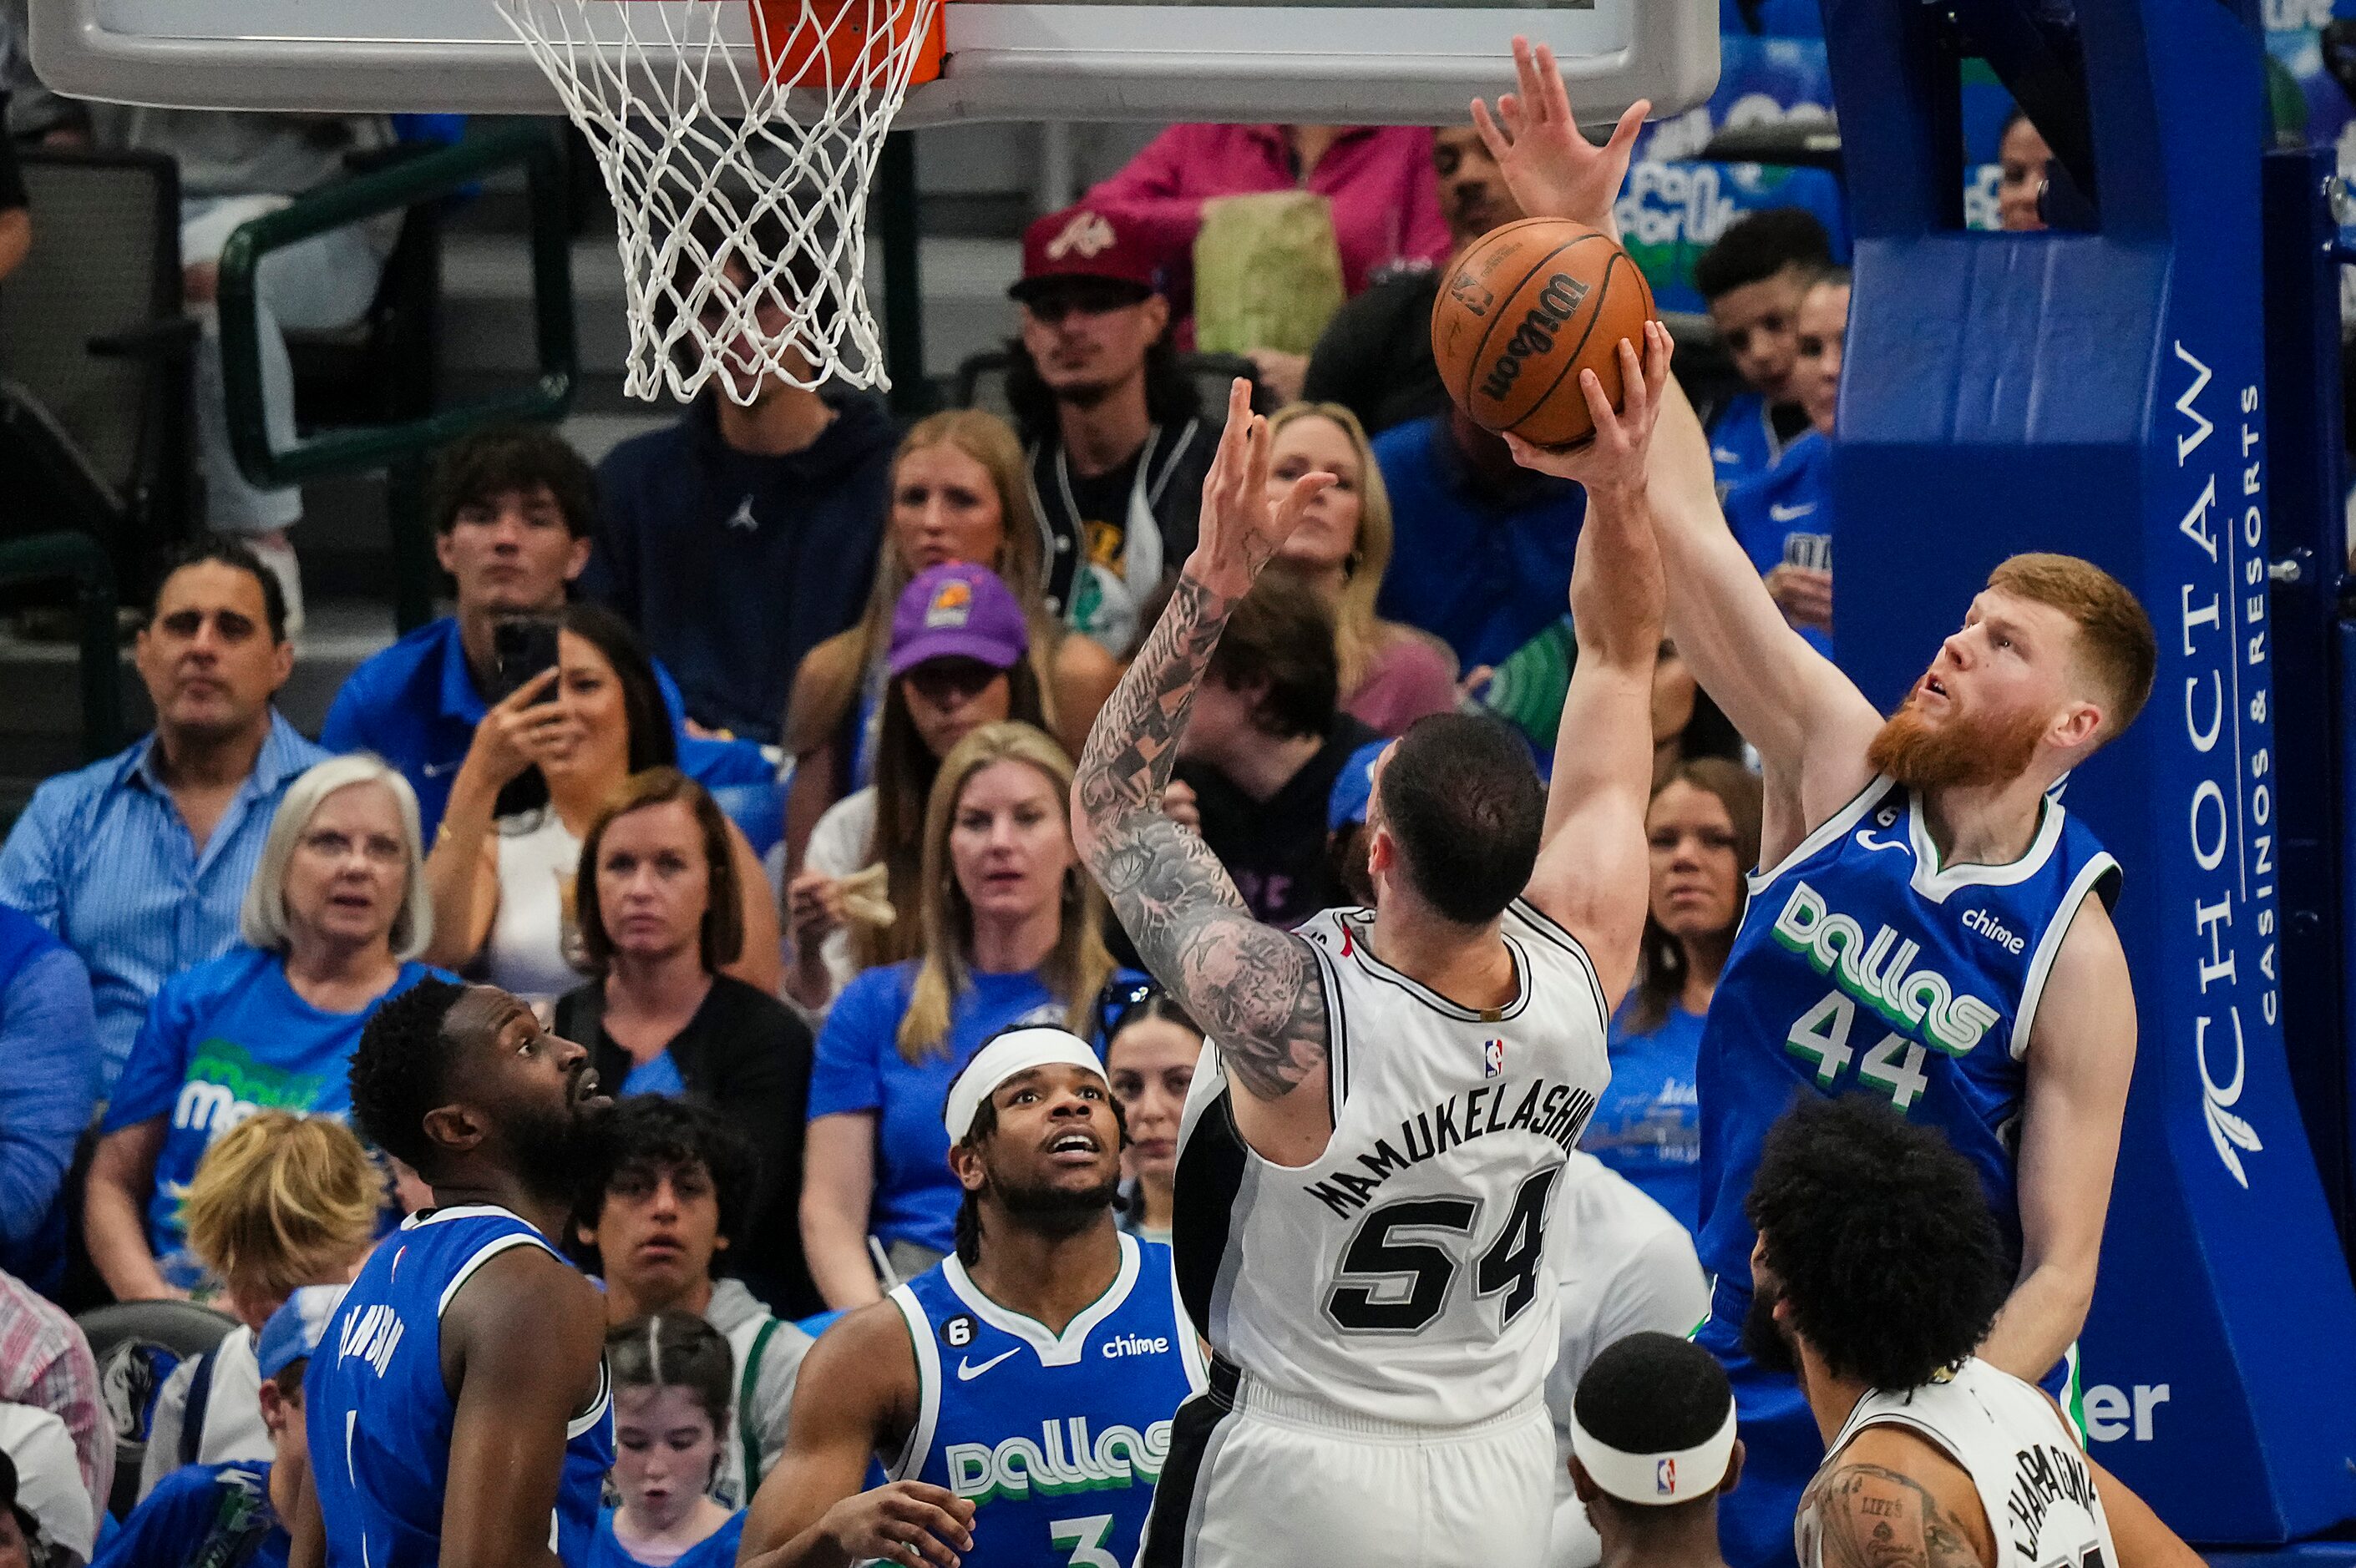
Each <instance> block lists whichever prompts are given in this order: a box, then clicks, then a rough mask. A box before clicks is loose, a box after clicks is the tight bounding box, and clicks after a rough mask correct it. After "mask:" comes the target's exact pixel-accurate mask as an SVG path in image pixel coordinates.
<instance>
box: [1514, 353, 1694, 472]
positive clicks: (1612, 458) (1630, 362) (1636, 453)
mask: <svg viewBox="0 0 2356 1568" xmlns="http://www.w3.org/2000/svg"><path fill="white" fill-rule="evenodd" d="M1674 347H1675V346H1674V345H1673V344H1672V343H1671V341H1670V339H1669V329H1668V328H1667V327H1665V326H1663V325H1661V324H1660V323H1659V322H1657V321H1648V322H1646V323H1645V324H1644V359H1643V362H1642V363H1641V364H1639V363H1638V360H1637V357H1636V350H1635V347H1634V346H1633V345H1632V344H1630V343H1629V341H1628V340H1627V339H1626V338H1624V337H1623V338H1622V339H1621V340H1620V384H1621V386H1622V387H1623V388H1624V389H1626V390H1625V393H1624V395H1623V396H1622V399H1621V404H1622V407H1621V409H1620V411H1618V412H1617V413H1615V412H1613V411H1612V400H1611V399H1610V398H1609V397H1607V396H1605V395H1604V391H1603V383H1602V381H1601V379H1599V378H1598V377H1597V376H1596V374H1595V372H1594V371H1592V370H1581V371H1580V373H1579V389H1580V391H1581V392H1582V393H1583V394H1585V396H1586V398H1587V411H1588V413H1589V414H1590V416H1591V417H1592V418H1593V419H1594V421H1595V436H1594V439H1593V440H1591V441H1589V442H1588V443H1585V444H1584V445H1581V446H1575V447H1569V448H1566V449H1562V450H1550V449H1548V448H1546V447H1539V446H1532V445H1531V444H1530V443H1528V442H1526V441H1524V440H1523V439H1522V438H1521V437H1520V436H1518V435H1515V434H1512V433H1510V432H1508V433H1507V435H1506V436H1505V445H1506V446H1507V447H1508V448H1510V449H1511V450H1512V452H1513V454H1514V461H1515V462H1516V463H1518V464H1521V465H1522V466H1523V467H1525V468H1533V469H1536V470H1537V472H1539V473H1541V474H1551V475H1555V476H1556V477H1557V478H1558V479H1576V480H1578V481H1579V482H1580V484H1581V485H1586V486H1587V489H1588V493H1589V494H1590V496H1592V495H1598V494H1602V495H1608V496H1628V495H1633V494H1635V493H1636V492H1638V491H1641V490H1642V489H1643V488H1644V464H1645V457H1646V454H1647V453H1649V452H1650V451H1651V449H1652V444H1653V427H1654V425H1655V423H1657V422H1658V421H1659V420H1660V417H1661V397H1662V394H1663V393H1664V392H1665V391H1666V390H1667V389H1668V385H1669V357H1670V355H1671V353H1672V352H1673V351H1674Z"/></svg>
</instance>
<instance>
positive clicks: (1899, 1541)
mask: <svg viewBox="0 0 2356 1568" xmlns="http://www.w3.org/2000/svg"><path fill="white" fill-rule="evenodd" d="M1800 1513H1801V1517H1802V1518H1803V1519H1806V1520H1814V1521H1815V1534H1816V1540H1817V1553H1816V1554H1817V1559H1818V1561H1817V1562H1816V1563H1804V1564H1802V1568H1987V1565H1986V1564H1984V1563H1981V1561H1980V1558H1979V1553H1978V1552H1977V1551H1976V1550H1975V1549H1974V1548H1973V1546H1972V1542H1971V1538H1970V1537H1969V1536H1968V1535H1966V1534H1965V1531H1964V1529H1963V1527H1962V1525H1961V1524H1960V1523H1958V1522H1957V1520H1955V1518H1954V1515H1952V1514H1950V1513H1948V1512H1947V1511H1946V1510H1945V1509H1943V1508H1941V1507H1940V1506H1939V1499H1936V1498H1934V1497H1933V1496H1932V1495H1931V1493H1930V1492H1929V1491H1928V1490H1927V1489H1925V1488H1923V1487H1922V1484H1921V1483H1919V1482H1917V1481H1915V1480H1913V1479H1912V1478H1911V1477H1907V1476H1903V1475H1901V1474H1900V1473H1899V1472H1898V1471H1896V1470H1892V1469H1888V1468H1886V1467H1882V1466H1879V1465H1865V1464H1845V1465H1841V1466H1838V1467H1836V1468H1834V1469H1831V1470H1829V1471H1826V1473H1825V1474H1823V1475H1820V1476H1818V1477H1816V1478H1815V1480H1813V1481H1811V1482H1810V1483H1809V1484H1808V1490H1807V1494H1806V1496H1805V1497H1804V1498H1803V1499H1801V1502H1800Z"/></svg>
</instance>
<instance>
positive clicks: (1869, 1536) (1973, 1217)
mask: <svg viewBox="0 0 2356 1568" xmlns="http://www.w3.org/2000/svg"><path fill="white" fill-rule="evenodd" d="M1746 1207H1747V1208H1748V1209H1749V1211H1750V1213H1751V1223H1752V1224H1753V1225H1755V1226H1756V1227H1757V1228H1758V1232H1759V1240H1758V1243H1757V1244H1756V1245H1755V1246H1754V1248H1753V1249H1752V1252H1751V1277H1752V1278H1753V1280H1755V1281H1756V1282H1757V1283H1756V1285H1755V1287H1754V1295H1753V1296H1752V1299H1751V1314H1750V1317H1749V1318H1748V1319H1747V1321H1746V1322H1745V1324H1744V1328H1743V1340H1744V1345H1745V1348H1746V1349H1749V1351H1750V1352H1751V1355H1752V1356H1753V1357H1755V1358H1757V1359H1758V1360H1760V1361H1761V1362H1762V1363H1764V1364H1768V1365H1775V1366H1781V1367H1783V1368H1784V1369H1785V1370H1787V1371H1791V1372H1793V1373H1794V1375H1796V1376H1797V1377H1798V1379H1799V1382H1800V1388H1801V1390H1802V1392H1804V1393H1805V1394H1806V1395H1807V1400H1808V1407H1809V1409H1810V1411H1811V1412H1812V1413H1814V1414H1815V1418H1816V1425H1817V1427H1818V1428H1819V1429H1820V1430H1821V1431H1822V1432H1823V1434H1824V1438H1825V1449H1826V1456H1825V1462H1824V1464H1823V1466H1822V1467H1820V1468H1819V1469H1818V1470H1817V1471H1816V1475H1815V1479H1814V1480H1813V1481H1811V1482H1809V1484H1808V1488H1807V1491H1806V1492H1805V1493H1804V1495H1803V1497H1802V1499H1801V1502H1800V1513H1799V1517H1798V1519H1797V1520H1795V1521H1794V1525H1793V1535H1794V1544H1795V1546H1796V1548H1797V1550H1798V1552H1799V1558H1800V1563H1801V1568H2199V1564H2200V1562H2201V1559H2200V1558H2199V1557H2197V1556H2195V1555H2194V1554H2193V1552H2192V1549H2191V1548H2190V1547H2188V1546H2186V1545H2185V1544H2184V1542H2183V1541H2179V1540H2178V1539H2177V1538H2176V1536H2175V1534H2174V1532H2172V1531H2169V1528H2168V1526H2166V1525H2165V1524H2162V1523H2161V1522H2160V1521H2159V1519H2158V1516H2157V1515H2155V1514H2154V1513H2153V1512H2152V1511H2151V1509H2149V1508H2148V1507H2147V1506H2146V1505H2145V1503H2144V1501H2143V1499H2140V1498H2138V1497H2136V1495H2135V1493H2133V1492H2131V1491H2129V1490H2128V1489H2127V1488H2126V1487H2125V1486H2122V1485H2121V1484H2120V1483H2119V1481H2118V1479H2117V1478H2116V1477H2114V1476H2112V1475H2111V1474H2110V1473H2109V1472H2107V1471H2105V1470H2104V1468H2103V1467H2101V1466H2100V1465H2097V1464H2095V1463H2094V1461H2093V1460H2092V1459H2090V1458H2088V1457H2087V1456H2086V1455H2085V1454H2084V1452H2083V1450H2082V1449H2081V1448H2080V1447H2079V1445H2078V1441H2077V1438H2076V1436H2075V1435H2073V1434H2072V1432H2071V1430H2070V1427H2069V1425H2068V1424H2066V1423H2065V1422H2064V1421H2063V1420H2062V1418H2061V1406H2059V1405H2057V1404H2055V1403H2053V1401H2052V1400H2051V1398H2050V1397H2049V1396H2048V1395H2047V1394H2046V1393H2045V1392H2044V1391H2043V1390H2042V1389H2040V1388H2038V1387H2037V1386H2036V1385H2035V1384H2033V1383H2029V1382H2024V1381H2021V1380H2020V1379H2019V1378H2017V1377H2014V1376H2013V1375H2012V1374H2011V1373H2009V1372H2007V1371H2002V1370H2000V1369H1998V1368H1997V1366H1996V1365H1994V1364H1993V1363H1992V1362H1988V1361H1985V1360H1980V1359H1978V1357H1977V1356H1976V1355H1975V1354H1974V1351H1975V1350H1976V1349H1977V1348H1978V1346H1979V1344H1980V1342H1981V1340H1982V1339H1985V1338H1986V1337H1987V1330H1988V1326H1989V1325H1990V1324H1992V1323H1993V1322H1995V1321H1996V1316H1997V1308H1998V1307H2001V1306H2002V1305H2003V1303H2004V1299H2005V1295H2006V1292H2007V1291H2008V1289H2009V1287H2010V1285H2011V1271H2010V1269H2009V1268H2008V1266H2007V1259H2006V1251H2005V1247H2004V1243H2003V1241H2002V1238H2001V1234H2000V1232H1999V1231H1998V1229H1997V1222H1996V1220H1995V1217H1994V1216H1992V1215H1991V1214H1990V1213H1989V1212H1988V1210H1987V1200H1986V1199H1985V1198H1984V1197H1983V1196H1982V1194H1981V1190H1980V1179H1979V1176H1978V1174H1977V1172H1976V1170H1975V1169H1974V1168H1973V1166H1972V1164H1971V1162H1970V1161H1969V1160H1967V1159H1965V1157H1963V1156H1962V1155H1960V1154H1958V1153H1956V1152H1955V1150H1954V1148H1953V1147H1951V1146H1950V1145H1949V1144H1948V1142H1947V1140H1946V1139H1945V1138H1944V1136H1941V1135H1940V1134H1939V1132H1938V1131H1937V1130H1935V1129H1934V1128H1931V1127H1924V1126H1916V1125H1910V1124H1908V1123H1907V1122H1904V1121H1901V1119H1900V1118H1899V1116H1898V1115H1897V1114H1896V1113H1895V1112H1893V1111H1891V1110H1890V1107H1889V1106H1887V1105H1878V1104H1874V1103H1873V1102H1872V1101H1870V1100H1869V1099H1866V1098H1863V1097H1859V1096H1850V1097H1847V1098H1844V1099H1839V1100H1829V1101H1827V1100H1816V1099H1813V1098H1805V1097H1804V1098H1803V1099H1802V1100H1801V1101H1800V1103H1799V1104H1798V1105H1797V1106H1796V1107H1794V1109H1793V1110H1791V1111H1790V1112H1788V1113H1786V1114H1785V1115H1784V1116H1783V1119H1782V1120H1780V1121H1779V1122H1777V1123H1776V1124H1775V1126H1774V1127H1773V1129H1772V1130H1771V1131H1770V1132H1769V1133H1768V1135H1767V1139H1766V1147H1765V1148H1764V1150H1763V1151H1762V1155H1761V1158H1760V1161H1759V1173H1758V1176H1757V1178H1756V1179H1754V1180H1753V1182H1752V1184H1751V1195H1750V1200H1749V1202H1748V1204H1747V1205H1746Z"/></svg>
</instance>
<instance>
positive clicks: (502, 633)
mask: <svg viewBox="0 0 2356 1568" xmlns="http://www.w3.org/2000/svg"><path fill="white" fill-rule="evenodd" d="M491 655H492V657H493V659H494V660H495V661H496V662H497V664H498V690H497V691H495V692H493V693H492V694H491V700H492V701H494V702H498V701H502V700H504V699H507V698H509V697H510V696H512V695H514V694H515V692H516V691H517V690H518V689H519V688H521V687H523V686H525V685H526V684H528V683H529V682H530V680H531V679H532V678H533V677H535V676H537V675H539V674H540V672H541V671H542V670H545V669H553V668H554V667H556V623H555V622H554V621H552V620H547V619H544V618H541V617H539V616H522V617H519V618H517V619H515V620H512V621H501V622H500V623H498V624H497V625H495V626H493V627H492V628H491ZM554 696H555V693H554V692H550V693H549V694H548V695H547V696H546V697H542V698H541V699H539V700H541V701H542V702H546V701H549V700H551V699H553V698H554Z"/></svg>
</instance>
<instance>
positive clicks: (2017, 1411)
mask: <svg viewBox="0 0 2356 1568" xmlns="http://www.w3.org/2000/svg"><path fill="white" fill-rule="evenodd" d="M1869 1426H1902V1427H1904V1428H1906V1429H1907V1430H1908V1431H1910V1432H1912V1433H1914V1434H1916V1435H1919V1436H1921V1437H1922V1438H1924V1439H1925V1440H1927V1441H1928V1442H1930V1443H1931V1444H1932V1445H1933V1446H1935V1447H1936V1448H1938V1449H1939V1451H1940V1452H1941V1453H1943V1454H1944V1455H1946V1456H1947V1457H1948V1458H1950V1459H1953V1460H1954V1462H1955V1463H1956V1464H1957V1465H1958V1466H1960V1467H1962V1468H1963V1470H1964V1473H1965V1474H1966V1475H1968V1476H1969V1477H1971V1478H1972V1488H1973V1489H1974V1490H1975V1491H1976V1492H1978V1493H1979V1495H1980V1507H1981V1508H1982V1509H1986V1510H1987V1522H1988V1532H1989V1533H1990V1534H1991V1535H1994V1536H1995V1537H1996V1551H1997V1561H1996V1568H2107V1565H2108V1564H2111V1563H2116V1562H2117V1561H2118V1560H2119V1554H2118V1549H2117V1548H2116V1547H2115V1546H2114V1545H2112V1543H2111V1524H2110V1520H2108V1519H2107V1518H2106V1517H2104V1513H2103V1499H2102V1494H2101V1493H2100V1492H2098V1491H2097V1490H2095V1488H2094V1471H2093V1470H2091V1469H2089V1468H2088V1467H2087V1465H2086V1456H2085V1454H2084V1452H2083V1450H2081V1449H2080V1448H2079V1446H2078V1443H2077V1439H2076V1438H2075V1437H2073V1436H2072V1435H2071V1432H2070V1429H2069V1427H2068V1426H2066V1425H2064V1424H2063V1423H2062V1420H2061V1413H2060V1412H2058V1411H2056V1410H2055V1409H2054V1408H2053V1403H2052V1401H2051V1400H2049V1399H2047V1398H2046V1397H2045V1396H2044V1395H2043V1394H2042V1393H2040V1392H2038V1391H2037V1390H2036V1389H2035V1388H2033V1387H2031V1386H2030V1385H2029V1384H2028V1383H2025V1382H2022V1381H2020V1380H2019V1378H2016V1377H2014V1376H2012V1375H2011V1374H2010V1373H2008V1372H2003V1371H1997V1369H1996V1368H1994V1367H1992V1366H1989V1365H1988V1364H1987V1362H1985V1361H1981V1360H1968V1361H1965V1363H1964V1364H1963V1365H1961V1366H1959V1367H1957V1368H1956V1369H1955V1370H1954V1371H1952V1372H1950V1373H1947V1374H1945V1375H1944V1376H1943V1377H1941V1378H1939V1379H1937V1380H1936V1381H1932V1382H1928V1383H1925V1384H1923V1385H1922V1387H1921V1388H1918V1389H1913V1390H1910V1391H1909V1392H1904V1393H1886V1392H1882V1391H1881V1390H1879V1389H1874V1390H1872V1391H1870V1392H1868V1393H1867V1394H1866V1396H1865V1397H1864V1398H1863V1399H1861V1400H1859V1401H1858V1402H1857V1408H1856V1409H1855V1410H1854V1411H1852V1412H1850V1413H1849V1418H1848V1423H1847V1425H1845V1426H1843V1427H1842V1428H1841V1430H1840V1435H1838V1436H1837V1437H1835V1438H1834V1439H1833V1441H1832V1446H1831V1448H1830V1449H1829V1450H1828V1453H1829V1455H1830V1456H1829V1457H1828V1458H1826V1461H1825V1464H1826V1467H1827V1468H1829V1467H1831V1466H1832V1465H1834V1464H1836V1463H1837V1462H1838V1460H1839V1457H1840V1452H1841V1450H1842V1449H1843V1448H1845V1447H1847V1445H1848V1443H1849V1440H1850V1439H1851V1438H1853V1437H1855V1436H1856V1435H1858V1433H1860V1432H1862V1431H1864V1430H1865V1429H1866V1428H1867V1427H1869ZM1792 1540H1793V1544H1794V1547H1795V1548H1796V1549H1797V1551H1798V1552H1799V1554H1800V1563H1801V1564H1802V1568H1823V1563H1824V1559H1823V1553H1822V1552H1821V1550H1820V1548H1821V1546H1822V1543H1823V1542H1822V1536H1821V1532H1820V1531H1819V1528H1818V1526H1817V1522H1816V1517H1815V1503H1814V1499H1810V1500H1808V1501H1806V1502H1804V1503H1803V1504H1802V1505H1801V1508H1800V1512H1799V1515H1798V1517H1797V1518H1795V1519H1794V1520H1793V1521H1792Z"/></svg>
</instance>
